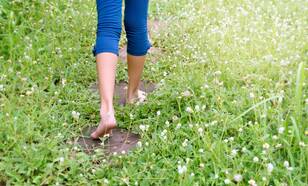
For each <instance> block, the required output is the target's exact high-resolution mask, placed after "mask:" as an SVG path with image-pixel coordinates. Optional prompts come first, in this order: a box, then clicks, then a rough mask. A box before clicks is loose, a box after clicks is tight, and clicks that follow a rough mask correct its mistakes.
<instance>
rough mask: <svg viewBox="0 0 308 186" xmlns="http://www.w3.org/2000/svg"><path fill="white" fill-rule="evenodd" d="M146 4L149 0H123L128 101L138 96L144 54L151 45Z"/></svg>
mask: <svg viewBox="0 0 308 186" xmlns="http://www.w3.org/2000/svg"><path fill="white" fill-rule="evenodd" d="M148 4H149V0H125V12H124V13H125V17H124V25H125V31H126V36H127V40H128V45H127V63H128V89H127V96H126V100H127V102H128V103H130V102H132V101H133V99H134V98H136V97H138V87H139V82H140V79H141V76H142V72H143V67H144V62H145V60H146V54H147V51H148V49H149V48H150V47H151V46H152V45H151V43H150V41H149V38H148V31H147V18H148V17H147V16H148Z"/></svg>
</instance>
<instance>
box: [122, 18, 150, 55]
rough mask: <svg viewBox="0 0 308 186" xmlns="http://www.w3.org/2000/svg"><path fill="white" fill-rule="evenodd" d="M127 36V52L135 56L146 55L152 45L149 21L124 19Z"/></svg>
mask: <svg viewBox="0 0 308 186" xmlns="http://www.w3.org/2000/svg"><path fill="white" fill-rule="evenodd" d="M124 26H125V32H126V37H127V42H128V43H127V53H129V54H131V55H135V56H142V55H145V54H146V53H147V51H148V49H149V48H150V47H151V46H152V44H151V43H150V41H149V38H148V30H147V21H146V20H142V21H140V20H134V19H133V18H132V19H124Z"/></svg>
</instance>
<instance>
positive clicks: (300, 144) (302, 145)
mask: <svg viewBox="0 0 308 186" xmlns="http://www.w3.org/2000/svg"><path fill="white" fill-rule="evenodd" d="M298 144H299V146H300V147H305V146H306V144H305V143H304V142H303V141H300V142H299V143H298Z"/></svg>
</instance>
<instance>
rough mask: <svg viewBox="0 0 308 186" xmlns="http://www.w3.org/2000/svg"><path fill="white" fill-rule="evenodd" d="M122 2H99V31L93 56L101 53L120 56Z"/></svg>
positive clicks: (114, 0)
mask: <svg viewBox="0 0 308 186" xmlns="http://www.w3.org/2000/svg"><path fill="white" fill-rule="evenodd" d="M121 2H122V1H121V0H112V1H108V3H107V2H106V1H105V3H103V1H102V0H97V13H98V14H97V18H98V21H97V30H96V42H95V45H94V47H93V50H92V52H93V55H94V56H96V55H97V54H98V53H101V52H112V53H114V54H116V55H119V51H118V43H119V40H120V37H121V31H122V23H121Z"/></svg>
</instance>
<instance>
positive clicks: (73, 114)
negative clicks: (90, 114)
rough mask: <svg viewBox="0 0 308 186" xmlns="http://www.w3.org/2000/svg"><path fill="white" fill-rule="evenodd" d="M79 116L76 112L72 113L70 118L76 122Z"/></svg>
mask: <svg viewBox="0 0 308 186" xmlns="http://www.w3.org/2000/svg"><path fill="white" fill-rule="evenodd" d="M79 116H80V113H79V112H76V111H74V110H73V111H72V117H73V118H74V119H75V120H78V119H79Z"/></svg>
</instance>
